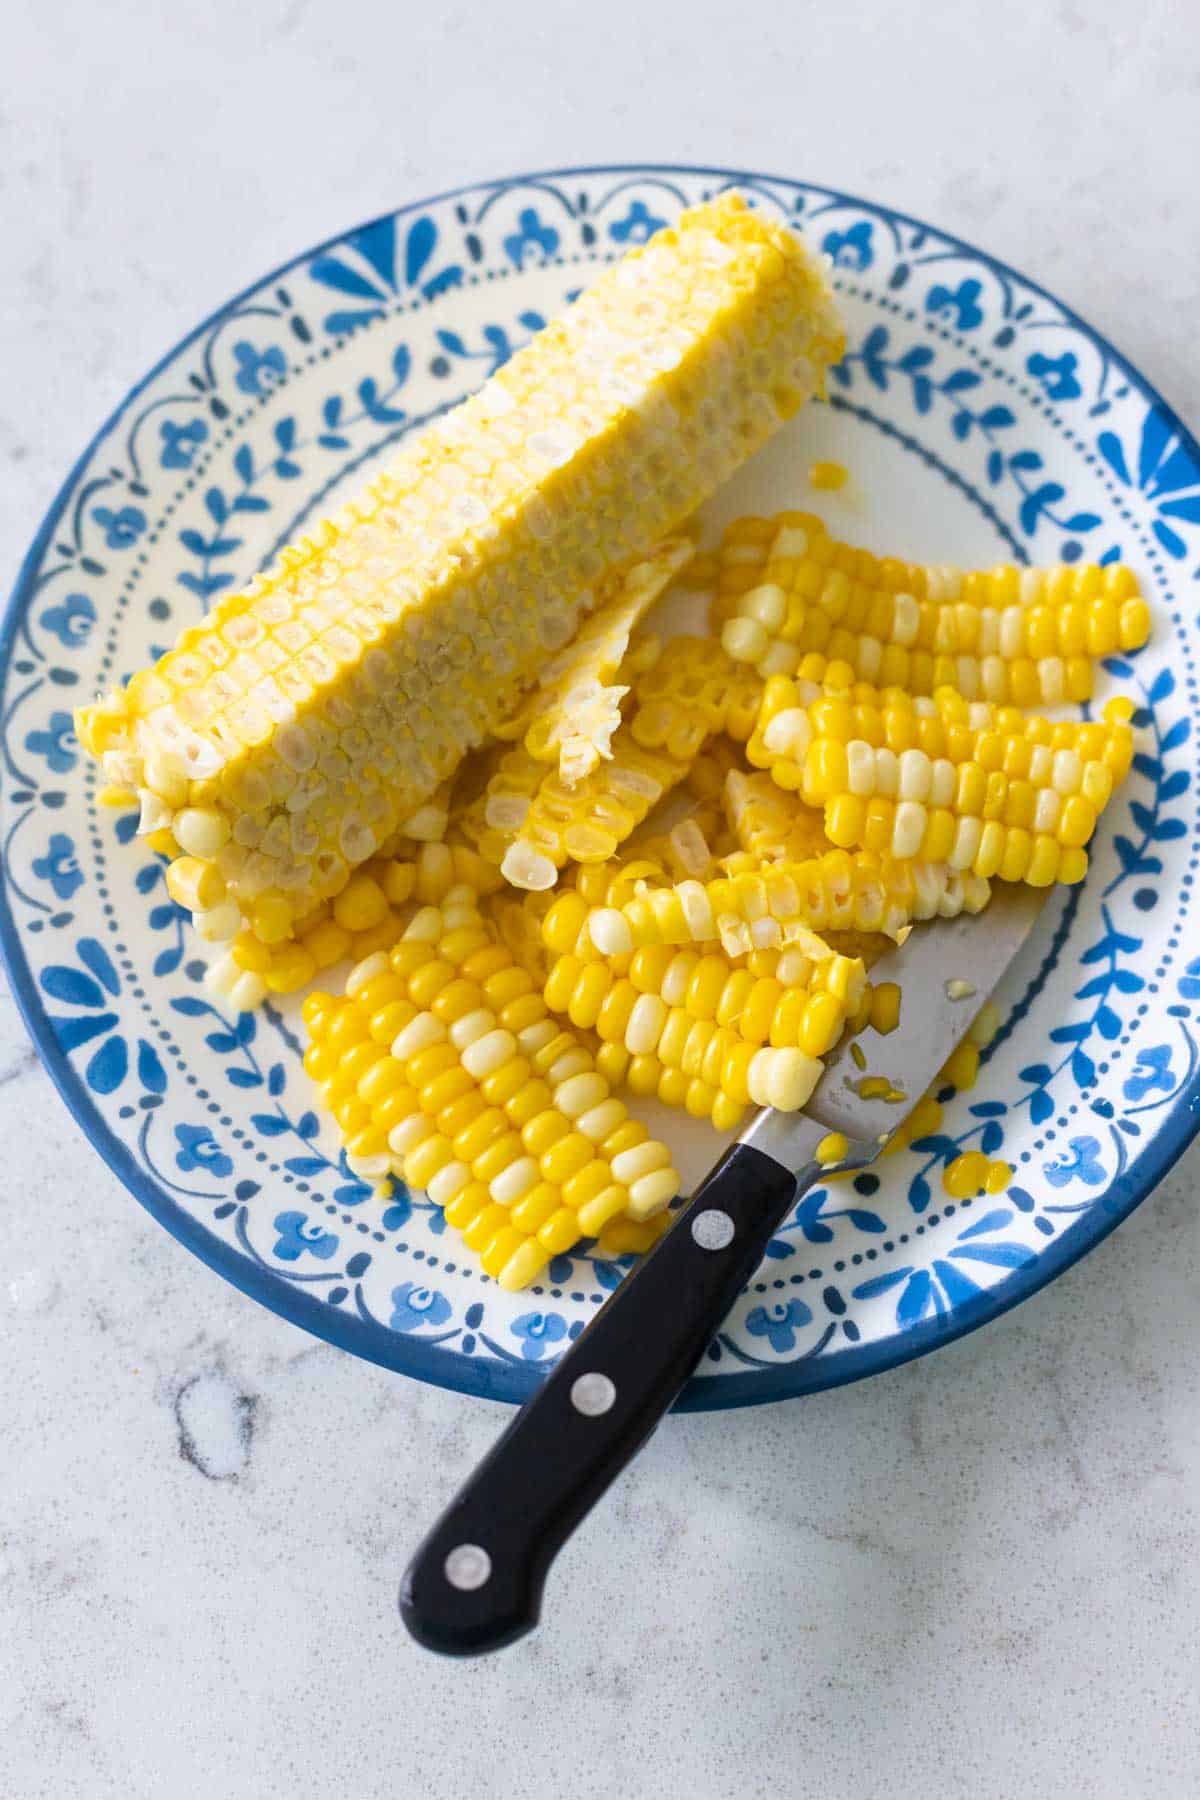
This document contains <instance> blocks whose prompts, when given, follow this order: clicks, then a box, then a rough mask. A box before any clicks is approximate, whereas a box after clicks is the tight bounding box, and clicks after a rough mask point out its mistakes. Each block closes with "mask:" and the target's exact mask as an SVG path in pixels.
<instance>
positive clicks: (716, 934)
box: [588, 850, 991, 956]
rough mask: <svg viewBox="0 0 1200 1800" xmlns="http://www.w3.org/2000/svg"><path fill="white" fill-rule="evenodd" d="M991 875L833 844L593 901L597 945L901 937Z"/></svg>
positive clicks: (981, 891)
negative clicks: (872, 934) (755, 870)
mask: <svg viewBox="0 0 1200 1800" xmlns="http://www.w3.org/2000/svg"><path fill="white" fill-rule="evenodd" d="M990 891H991V890H990V889H989V887H988V884H987V882H986V881H984V880H982V879H980V877H978V876H976V875H974V874H972V873H971V872H970V871H969V870H968V871H959V870H956V869H951V868H948V867H946V866H945V865H941V864H926V863H920V862H896V861H894V860H893V859H891V858H889V857H881V856H875V855H873V854H872V853H870V852H865V851H864V852H860V853H858V854H856V855H853V856H851V855H849V854H847V853H846V852H845V851H837V850H834V851H830V852H828V853H827V854H826V855H824V856H819V857H813V858H812V859H810V860H809V861H808V862H803V863H777V864H773V865H768V866H766V867H764V869H763V870H762V872H761V873H760V874H745V875H735V876H730V877H727V878H725V879H723V880H718V881H709V882H704V883H702V882H686V881H685V882H680V883H677V884H676V885H675V886H674V887H670V888H658V889H648V890H647V891H646V892H644V893H641V894H636V895H635V896H634V897H633V898H632V899H631V900H628V901H626V902H625V903H624V904H623V905H622V906H621V907H619V908H616V907H601V908H597V909H596V910H595V911H594V912H593V913H592V916H591V918H590V920H589V924H588V929H589V932H590V934H591V938H592V941H593V943H594V945H595V947H596V949H597V950H599V951H600V952H601V953H602V954H603V955H606V956H614V955H616V956H619V955H622V954H628V953H630V952H631V951H633V950H636V949H639V948H640V947H641V946H642V945H644V944H687V943H705V942H710V941H713V940H719V941H720V943H721V945H722V947H723V948H724V949H725V950H726V952H727V953H728V954H730V955H734V956H738V955H743V954H745V953H746V952H748V951H751V950H759V949H771V948H775V947H778V946H781V945H786V944H791V943H798V944H800V945H801V946H803V945H804V944H805V943H807V942H809V941H811V937H812V934H813V933H814V932H820V931H825V930H832V931H838V930H857V931H882V932H885V933H886V934H887V935H888V936H889V937H892V938H898V937H899V936H900V935H901V933H902V932H903V931H904V930H905V928H906V927H907V926H908V925H910V924H912V923H913V922H914V921H916V920H921V919H932V918H955V917H957V915H958V914H959V913H960V912H963V911H966V912H979V911H980V910H981V909H982V907H984V906H985V905H986V904H987V901H988V898H989V896H990Z"/></svg>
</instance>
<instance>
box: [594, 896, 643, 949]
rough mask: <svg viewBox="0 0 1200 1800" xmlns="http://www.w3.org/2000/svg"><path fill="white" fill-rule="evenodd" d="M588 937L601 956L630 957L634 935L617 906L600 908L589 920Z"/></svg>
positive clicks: (597, 908)
mask: <svg viewBox="0 0 1200 1800" xmlns="http://www.w3.org/2000/svg"><path fill="white" fill-rule="evenodd" d="M588 936H589V937H590V938H591V940H592V943H593V944H594V946H595V947H596V949H597V950H598V951H599V952H600V954H601V956H628V955H629V953H630V951H631V950H632V949H633V933H632V932H631V931H630V929H629V925H628V923H627V921H626V919H625V915H624V914H623V913H621V912H619V911H618V910H617V908H616V907H615V906H598V907H596V909H595V911H594V912H593V913H592V914H591V915H590V917H589V919H588Z"/></svg>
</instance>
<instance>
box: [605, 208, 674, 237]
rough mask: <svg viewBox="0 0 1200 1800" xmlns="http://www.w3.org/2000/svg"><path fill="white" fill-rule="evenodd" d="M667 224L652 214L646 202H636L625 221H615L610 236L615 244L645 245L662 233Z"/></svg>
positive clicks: (610, 229)
mask: <svg viewBox="0 0 1200 1800" xmlns="http://www.w3.org/2000/svg"><path fill="white" fill-rule="evenodd" d="M666 222H667V221H666V220H665V219H660V218H659V217H658V215H657V214H656V213H652V212H651V211H650V208H649V207H648V206H647V205H646V202H645V201H644V200H634V201H631V203H630V207H629V211H628V212H627V213H626V214H625V217H624V218H623V219H614V220H613V222H612V224H611V225H610V226H609V228H608V235H609V237H610V238H612V239H613V241H614V243H618V244H644V243H645V242H646V239H647V238H651V237H653V236H654V233H655V232H656V231H661V230H662V228H663V226H664V225H665V224H666Z"/></svg>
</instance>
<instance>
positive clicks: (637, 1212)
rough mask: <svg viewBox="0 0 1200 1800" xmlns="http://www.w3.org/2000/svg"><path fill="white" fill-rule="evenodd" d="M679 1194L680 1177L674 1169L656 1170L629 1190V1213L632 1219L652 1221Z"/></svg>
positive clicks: (644, 1176) (636, 1182) (643, 1177)
mask: <svg viewBox="0 0 1200 1800" xmlns="http://www.w3.org/2000/svg"><path fill="white" fill-rule="evenodd" d="M678 1192H679V1176H678V1175H677V1174H676V1172H675V1170H674V1169H655V1171H654V1173H653V1174H652V1175H643V1176H642V1177H641V1179H640V1181H635V1182H634V1184H633V1186H632V1187H631V1188H630V1190H629V1203H628V1207H627V1210H628V1213H629V1216H630V1218H631V1219H652V1218H653V1217H654V1215H655V1214H656V1213H660V1212H662V1210H663V1208H664V1207H667V1206H669V1205H670V1204H671V1202H672V1200H673V1199H674V1198H675V1196H676V1194H677V1193H678Z"/></svg>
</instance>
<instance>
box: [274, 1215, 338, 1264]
mask: <svg viewBox="0 0 1200 1800" xmlns="http://www.w3.org/2000/svg"><path fill="white" fill-rule="evenodd" d="M275 1229H276V1231H277V1232H278V1233H279V1236H278V1237H277V1238H276V1240H275V1254H276V1256H277V1257H278V1258H279V1260H280V1262H299V1260H300V1258H301V1257H302V1256H303V1255H304V1253H305V1251H307V1252H308V1254H309V1255H310V1256H315V1257H317V1259H318V1260H319V1261H320V1262H328V1261H329V1259H330V1257H331V1256H336V1255H337V1247H338V1240H337V1238H336V1236H335V1235H334V1233H333V1232H332V1231H326V1230H325V1229H324V1227H323V1226H322V1225H320V1224H318V1223H313V1224H311V1225H310V1224H309V1220H308V1214H307V1213H302V1212H281V1213H277V1214H276V1217H275Z"/></svg>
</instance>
